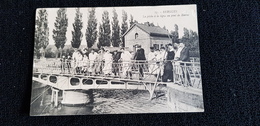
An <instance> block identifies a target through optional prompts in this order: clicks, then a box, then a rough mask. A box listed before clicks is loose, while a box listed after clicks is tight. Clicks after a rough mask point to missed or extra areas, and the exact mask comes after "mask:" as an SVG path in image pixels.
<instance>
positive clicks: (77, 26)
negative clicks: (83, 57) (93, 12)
mask: <svg viewBox="0 0 260 126" xmlns="http://www.w3.org/2000/svg"><path fill="white" fill-rule="evenodd" d="M74 20H75V22H74V23H73V29H74V31H71V32H72V41H71V46H72V47H73V48H79V46H80V44H81V38H82V32H81V29H82V27H83V26H82V25H83V22H82V13H80V10H79V8H77V9H76V17H75V19H74Z"/></svg>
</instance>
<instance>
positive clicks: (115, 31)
mask: <svg viewBox="0 0 260 126" xmlns="http://www.w3.org/2000/svg"><path fill="white" fill-rule="evenodd" d="M117 17H118V15H117V13H116V10H115V9H113V17H112V18H113V21H112V41H111V42H112V46H113V47H119V45H120V27H119V21H118V19H117Z"/></svg>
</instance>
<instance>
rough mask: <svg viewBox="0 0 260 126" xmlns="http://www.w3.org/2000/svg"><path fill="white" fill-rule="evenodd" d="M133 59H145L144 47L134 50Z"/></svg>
mask: <svg viewBox="0 0 260 126" xmlns="http://www.w3.org/2000/svg"><path fill="white" fill-rule="evenodd" d="M134 59H135V60H146V58H145V54H144V49H143V48H141V49H138V50H137V51H136V52H135V55H134Z"/></svg>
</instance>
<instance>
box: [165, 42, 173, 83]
mask: <svg viewBox="0 0 260 126" xmlns="http://www.w3.org/2000/svg"><path fill="white" fill-rule="evenodd" d="M174 55H175V52H174V49H173V46H172V44H168V52H167V56H166V61H165V65H164V72H163V73H164V74H163V76H162V81H163V82H168V81H170V82H173V65H172V60H173V59H174Z"/></svg>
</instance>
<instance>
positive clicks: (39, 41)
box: [34, 9, 49, 57]
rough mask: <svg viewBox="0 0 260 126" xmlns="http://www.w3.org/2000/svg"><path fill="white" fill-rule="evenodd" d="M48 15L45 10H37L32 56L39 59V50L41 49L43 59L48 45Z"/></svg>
mask: <svg viewBox="0 0 260 126" xmlns="http://www.w3.org/2000/svg"><path fill="white" fill-rule="evenodd" d="M47 17H48V14H47V11H46V9H39V10H38V15H37V19H36V23H35V24H36V30H35V44H34V54H35V55H36V56H37V57H39V54H40V49H41V48H42V49H43V53H42V56H43V57H45V49H46V47H47V46H48V45H49V27H48V19H47Z"/></svg>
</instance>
